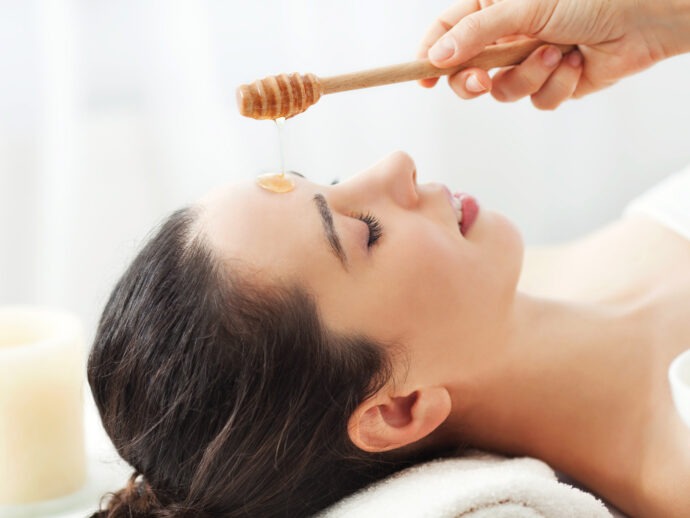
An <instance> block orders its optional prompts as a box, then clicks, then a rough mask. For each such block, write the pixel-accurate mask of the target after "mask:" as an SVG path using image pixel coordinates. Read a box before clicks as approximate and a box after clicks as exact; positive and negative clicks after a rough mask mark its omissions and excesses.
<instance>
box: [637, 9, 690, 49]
mask: <svg viewBox="0 0 690 518" xmlns="http://www.w3.org/2000/svg"><path fill="white" fill-rule="evenodd" d="M643 2H644V3H643V4H638V5H644V6H645V7H644V10H645V13H644V17H645V23H644V25H645V32H646V33H647V34H646V36H647V38H646V40H647V41H648V42H650V44H649V47H650V50H651V51H652V54H657V55H658V57H659V59H664V58H669V57H671V56H675V55H677V54H683V53H685V52H690V0H646V1H645V0H643ZM654 51H656V52H654Z"/></svg>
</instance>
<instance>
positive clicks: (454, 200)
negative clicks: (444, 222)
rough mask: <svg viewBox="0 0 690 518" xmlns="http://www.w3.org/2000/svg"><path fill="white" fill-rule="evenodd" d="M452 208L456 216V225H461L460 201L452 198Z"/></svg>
mask: <svg viewBox="0 0 690 518" xmlns="http://www.w3.org/2000/svg"><path fill="white" fill-rule="evenodd" d="M453 207H455V214H456V215H457V216H458V223H462V200H461V199H460V198H458V197H456V196H453Z"/></svg>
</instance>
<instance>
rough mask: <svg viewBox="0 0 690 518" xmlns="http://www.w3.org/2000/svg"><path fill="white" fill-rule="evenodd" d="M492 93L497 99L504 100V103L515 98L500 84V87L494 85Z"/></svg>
mask: <svg viewBox="0 0 690 518" xmlns="http://www.w3.org/2000/svg"><path fill="white" fill-rule="evenodd" d="M491 95H492V96H493V98H494V99H496V100H497V101H499V102H502V103H508V102H512V101H513V100H514V99H512V98H511V97H510V96H509V95H508V93H507V92H506V90H505V89H504V88H503V87H500V86H498V87H497V86H494V87H493V88H492V89H491Z"/></svg>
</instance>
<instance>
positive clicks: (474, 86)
mask: <svg viewBox="0 0 690 518" xmlns="http://www.w3.org/2000/svg"><path fill="white" fill-rule="evenodd" d="M465 88H466V89H467V91H468V92H472V93H475V94H476V93H479V92H483V91H484V90H486V87H485V86H484V85H483V84H481V83H480V82H479V79H478V78H477V75H476V74H470V75H469V77H468V78H467V81H465Z"/></svg>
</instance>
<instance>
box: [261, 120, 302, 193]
mask: <svg viewBox="0 0 690 518" xmlns="http://www.w3.org/2000/svg"><path fill="white" fill-rule="evenodd" d="M275 123H276V127H277V128H278V141H279V142H280V174H278V173H266V174H262V175H259V176H257V177H256V182H257V183H258V184H259V185H260V186H261V187H263V188H264V189H266V190H267V191H271V192H277V193H283V192H290V191H291V190H292V189H294V188H295V180H294V179H293V178H292V177H290V176H285V153H284V151H283V124H284V123H285V117H279V118H277V119H275Z"/></svg>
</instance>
